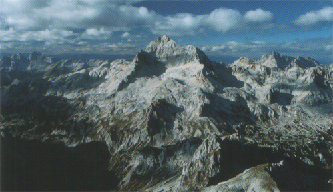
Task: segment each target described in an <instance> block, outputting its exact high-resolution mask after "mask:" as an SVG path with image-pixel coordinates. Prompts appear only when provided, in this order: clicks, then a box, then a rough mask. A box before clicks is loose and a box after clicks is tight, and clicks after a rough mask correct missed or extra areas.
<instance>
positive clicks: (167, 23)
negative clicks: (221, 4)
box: [153, 8, 274, 36]
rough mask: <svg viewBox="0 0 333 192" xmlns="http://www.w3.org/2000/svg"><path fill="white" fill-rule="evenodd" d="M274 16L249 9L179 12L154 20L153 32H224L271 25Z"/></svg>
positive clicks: (171, 33)
mask: <svg viewBox="0 0 333 192" xmlns="http://www.w3.org/2000/svg"><path fill="white" fill-rule="evenodd" d="M273 19H274V16H273V13H271V12H270V11H264V10H262V9H260V8H259V9H256V10H251V11H248V12H246V13H245V15H242V14H241V13H240V12H239V11H238V10H234V9H227V8H218V9H215V10H213V11H212V12H211V13H210V14H206V15H193V14H189V13H180V14H176V15H172V16H167V17H165V18H162V19H161V20H157V21H155V25H154V28H153V33H155V34H168V35H179V36H181V35H194V34H197V33H201V32H203V31H204V30H205V29H207V28H208V29H210V30H213V31H219V32H222V33H226V32H228V31H231V30H245V29H248V28H249V26H251V27H253V26H254V24H255V26H256V27H255V28H253V29H257V28H267V26H269V27H271V26H272V23H269V22H271V21H273Z"/></svg>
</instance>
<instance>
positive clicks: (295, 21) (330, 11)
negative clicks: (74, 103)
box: [0, 0, 333, 64]
mask: <svg viewBox="0 0 333 192" xmlns="http://www.w3.org/2000/svg"><path fill="white" fill-rule="evenodd" d="M0 5H1V7H0V50H1V52H2V53H14V52H21V53H30V52H32V51H35V50H37V51H41V52H42V53H44V54H47V55H58V54H90V55H94V54H102V55H103V54H104V55H116V56H119V57H120V58H121V57H122V56H124V55H135V54H136V53H137V52H138V51H140V50H141V49H144V47H145V46H146V45H147V44H148V43H149V42H150V41H151V40H153V39H155V38H156V37H158V36H161V35H164V34H166V35H168V36H169V37H170V38H172V39H174V40H175V41H176V42H177V43H178V44H181V45H188V44H193V45H196V46H198V47H199V48H200V49H202V50H203V51H204V52H205V53H206V54H207V55H208V56H210V57H211V58H213V59H214V60H218V61H221V60H222V61H224V62H226V63H228V62H231V61H232V59H234V58H238V57H241V56H248V57H252V58H259V57H260V56H261V55H263V54H267V53H270V52H272V51H277V52H280V53H281V54H282V55H288V56H298V55H300V56H304V57H306V56H309V57H312V58H314V59H316V60H318V61H319V62H321V63H324V64H329V63H332V62H333V61H332V57H333V56H332V55H333V54H332V51H333V40H332V34H333V28H332V22H333V5H332V1H312V0H308V1H272V0H269V1H263V0H262V1H245V0H243V1H230V0H229V1H201V0H192V1H175V0H174V1H157V0H155V1H142V0H116V1H107V0H30V1H29V0H0ZM230 58H232V59H230Z"/></svg>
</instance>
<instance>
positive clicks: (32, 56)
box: [28, 51, 45, 61]
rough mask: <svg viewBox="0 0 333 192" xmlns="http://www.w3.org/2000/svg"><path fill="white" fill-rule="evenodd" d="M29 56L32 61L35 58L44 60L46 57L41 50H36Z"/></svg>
mask: <svg viewBox="0 0 333 192" xmlns="http://www.w3.org/2000/svg"><path fill="white" fill-rule="evenodd" d="M28 58H29V60H30V61H34V60H42V59H44V58H45V56H44V55H43V54H42V53H41V52H38V51H34V52H32V53H31V54H30V55H29V56H28Z"/></svg>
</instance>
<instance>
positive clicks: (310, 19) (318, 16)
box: [295, 7, 333, 25]
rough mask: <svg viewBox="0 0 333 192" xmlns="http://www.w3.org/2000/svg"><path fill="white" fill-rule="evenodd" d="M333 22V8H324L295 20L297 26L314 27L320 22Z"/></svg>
mask: <svg viewBox="0 0 333 192" xmlns="http://www.w3.org/2000/svg"><path fill="white" fill-rule="evenodd" d="M332 21H333V7H324V8H322V9H320V10H318V11H311V12H308V13H306V14H304V15H301V16H299V17H298V18H297V19H296V20H295V24H296V25H314V24H318V23H319V22H332Z"/></svg>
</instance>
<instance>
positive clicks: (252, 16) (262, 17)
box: [244, 8, 273, 22]
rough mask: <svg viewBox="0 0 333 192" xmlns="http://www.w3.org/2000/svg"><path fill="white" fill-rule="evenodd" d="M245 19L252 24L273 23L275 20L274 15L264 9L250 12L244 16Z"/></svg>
mask: <svg viewBox="0 0 333 192" xmlns="http://www.w3.org/2000/svg"><path fill="white" fill-rule="evenodd" d="M244 17H245V19H246V20H248V21H251V22H264V21H271V20H272V19H273V13H271V12H270V11H264V10H262V9H260V8H259V9H256V10H254V11H252V10H251V11H248V12H246V13H245V15H244Z"/></svg>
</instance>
